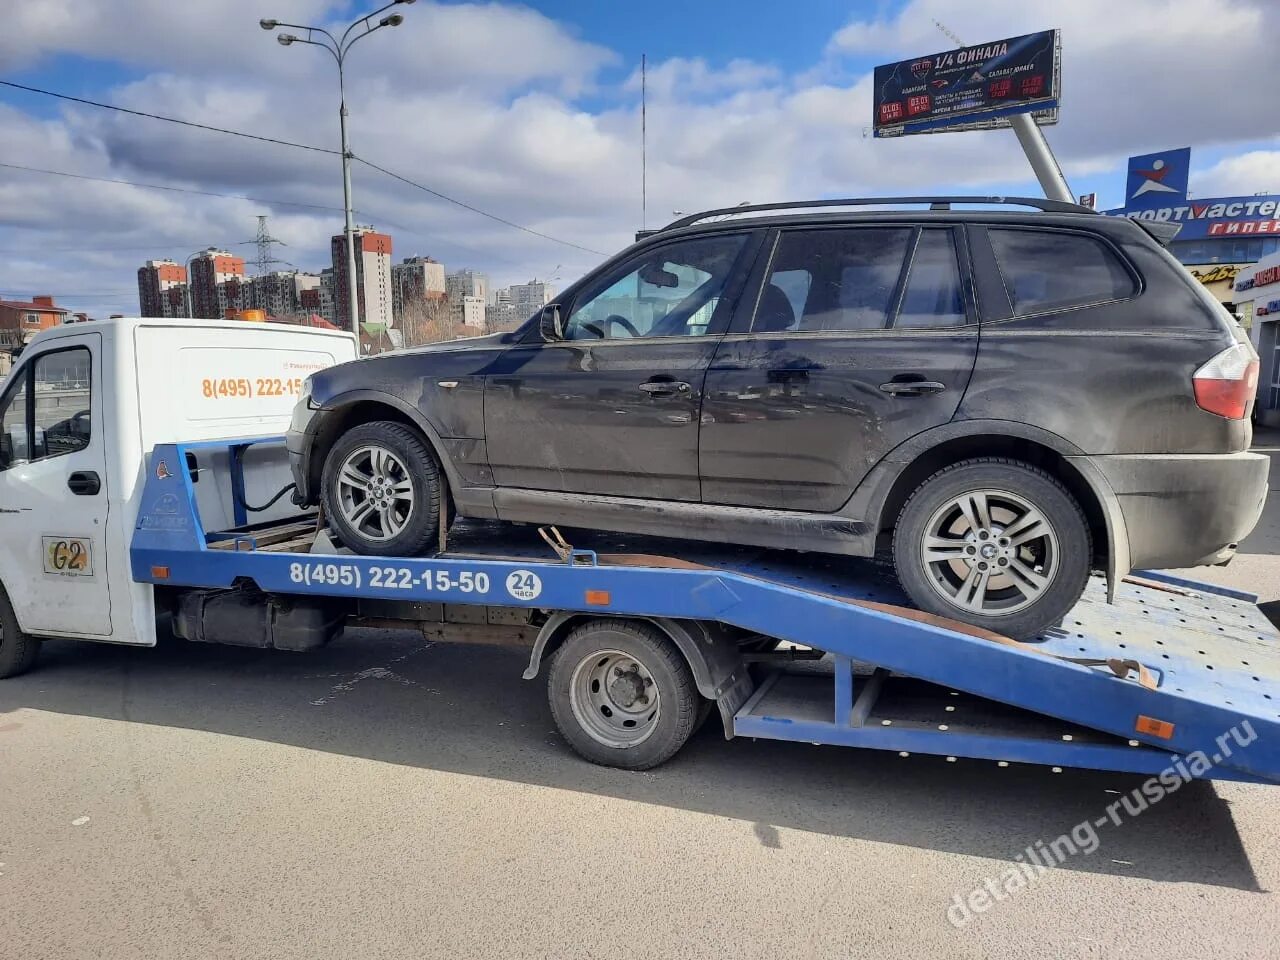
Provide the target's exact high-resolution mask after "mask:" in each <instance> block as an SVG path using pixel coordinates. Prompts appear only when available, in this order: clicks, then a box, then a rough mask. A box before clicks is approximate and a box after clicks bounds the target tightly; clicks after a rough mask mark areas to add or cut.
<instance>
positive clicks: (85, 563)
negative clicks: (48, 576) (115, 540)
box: [41, 537, 93, 577]
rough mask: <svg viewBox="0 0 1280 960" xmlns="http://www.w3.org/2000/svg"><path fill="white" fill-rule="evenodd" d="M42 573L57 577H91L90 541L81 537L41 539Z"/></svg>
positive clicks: (91, 556)
mask: <svg viewBox="0 0 1280 960" xmlns="http://www.w3.org/2000/svg"><path fill="white" fill-rule="evenodd" d="M41 539H42V540H43V542H44V572H45V573H52V574H54V575H55V576H59V577H92V576H93V548H92V541H90V540H87V539H85V538H83V537H42V538H41Z"/></svg>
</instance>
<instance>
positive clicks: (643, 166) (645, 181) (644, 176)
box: [640, 53, 649, 230]
mask: <svg viewBox="0 0 1280 960" xmlns="http://www.w3.org/2000/svg"><path fill="white" fill-rule="evenodd" d="M647 67H648V57H647V56H646V55H645V54H643V53H642V54H640V229H641V230H647V229H648V228H649V137H648V118H647V117H646V115H645V114H646V108H647V106H648V99H649V97H648V94H649V85H648V75H647V73H648V71H647V69H646V68H647Z"/></svg>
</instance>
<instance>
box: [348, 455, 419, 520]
mask: <svg viewBox="0 0 1280 960" xmlns="http://www.w3.org/2000/svg"><path fill="white" fill-rule="evenodd" d="M337 485H338V497H337V501H338V509H339V510H341V511H342V519H343V520H345V521H346V522H347V523H348V524H350V525H351V527H352V529H354V530H356V531H357V532H358V533H359V534H360V535H361V536H362V537H366V538H368V539H369V540H371V541H382V540H390V539H391V538H392V537H394V536H396V534H398V533H400V532H401V531H402V530H403V529H404V527H405V524H406V523H408V522H409V518H410V517H411V516H412V515H413V510H414V495H413V494H414V491H413V479H412V478H411V477H410V476H409V471H408V469H407V468H406V467H405V465H404V462H403V461H402V460H401V459H400V458H399V457H398V456H397V455H396V454H394V453H392V452H391V451H390V450H388V449H387V448H386V447H383V446H379V445H377V444H368V445H366V446H362V447H357V448H356V449H355V450H353V451H351V453H349V454H348V455H347V457H346V459H344V460H343V461H342V464H341V465H340V466H339V467H338V476H337Z"/></svg>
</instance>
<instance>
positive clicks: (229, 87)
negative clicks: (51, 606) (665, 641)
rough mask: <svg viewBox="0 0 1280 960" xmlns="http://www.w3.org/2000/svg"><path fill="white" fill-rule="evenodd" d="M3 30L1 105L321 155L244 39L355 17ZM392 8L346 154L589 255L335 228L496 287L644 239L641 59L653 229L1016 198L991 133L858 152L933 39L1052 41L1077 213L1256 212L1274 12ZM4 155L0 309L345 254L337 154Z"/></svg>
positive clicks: (1219, 4) (1275, 114)
mask: <svg viewBox="0 0 1280 960" xmlns="http://www.w3.org/2000/svg"><path fill="white" fill-rule="evenodd" d="M4 5H5V6H6V7H7V8H9V9H7V10H6V11H5V13H4V21H5V22H4V29H3V30H2V31H0V80H8V81H12V82H15V83H21V84H26V85H30V86H35V87H41V88H44V89H49V90H54V91H58V92H62V93H66V94H70V95H73V96H78V97H83V98H87V99H92V100H99V101H104V102H108V103H112V104H116V105H119V106H123V107H129V108H132V109H137V110H143V111H148V112H153V113H159V114H164V115H168V116H175V117H182V118H186V119H189V120H193V121H196V122H199V123H204V124H208V125H213V126H220V127H228V128H234V129H237V130H243V131H248V132H251V133H255V134H261V135H264V136H271V137H277V138H281V139H285V140H291V141H296V142H301V143H307V144H315V145H318V146H323V147H328V148H336V146H337V140H338V131H337V118H336V115H335V114H336V76H335V71H334V68H333V63H332V61H331V60H330V59H329V58H328V55H327V54H325V53H324V52H323V51H322V50H318V49H316V48H314V47H303V46H300V45H294V46H292V47H290V48H288V49H285V48H282V47H280V46H278V45H277V44H276V43H274V42H273V41H272V38H271V37H270V36H269V35H268V34H266V33H264V32H263V31H262V30H261V29H260V28H259V27H258V20H259V19H260V18H262V17H274V18H276V19H279V20H283V21H292V22H297V23H316V24H326V25H331V26H332V25H334V24H344V23H346V22H347V21H349V20H350V19H351V18H352V17H353V16H354V15H359V14H363V13H366V12H368V11H369V10H371V9H374V8H376V6H378V4H377V3H376V0H370V2H368V3H364V2H341V0H183V2H176V0H23V2H22V3H16V2H13V0H9V2H7V3H5V4H4ZM399 10H400V11H401V12H403V13H404V14H405V22H404V24H403V25H402V26H400V27H398V28H396V29H387V30H383V31H381V32H379V33H378V34H377V35H376V36H372V37H369V38H368V39H367V40H365V41H362V42H361V45H360V46H358V47H356V49H355V51H354V52H353V53H352V54H351V58H350V60H349V61H348V67H347V73H348V100H349V103H350V107H351V117H352V119H351V126H352V150H353V151H354V152H355V153H356V154H357V155H359V156H361V157H363V158H366V159H368V160H370V161H373V162H375V163H377V164H379V165H381V166H384V167H387V168H388V169H390V170H393V171H396V172H398V173H401V174H403V175H405V176H407V177H409V178H411V179H413V180H416V181H418V182H420V183H422V184H424V185H426V186H428V187H430V188H432V189H433V190H436V191H439V192H441V193H444V194H447V195H448V196H451V197H454V198H456V199H458V200H460V201H463V202H465V203H468V204H471V205H473V206H476V207H479V208H481V209H483V210H485V211H488V212H490V213H493V214H495V215H498V216H500V217H502V218H505V219H507V220H510V221H513V222H515V223H519V224H522V225H525V226H528V227H530V228H532V229H534V230H537V231H539V232H541V233H545V234H549V235H551V236H553V237H557V238H560V239H562V240H565V241H568V242H569V243H572V244H575V245H576V247H585V248H587V249H588V250H591V251H596V252H592V253H588V252H584V251H583V250H581V249H577V248H576V247H575V246H568V245H565V244H560V243H556V242H554V241H551V240H546V239H542V238H539V237H535V236H532V235H530V234H527V233H522V232H520V231H519V230H516V229H513V228H511V227H509V226H506V225H503V224H501V223H497V222H495V221H493V220H490V219H486V218H484V217H482V216H479V215H477V214H475V213H472V212H470V211H468V210H465V209H462V208H460V207H458V206H455V205H452V204H449V203H447V202H445V201H442V200H440V199H438V198H436V197H433V196H431V195H429V194H426V193H423V192H421V191H418V190H415V189H414V188H412V187H409V186H406V185H404V184H402V183H399V182H397V181H395V180H392V179H390V178H388V177H386V176H384V175H382V174H380V173H378V172H375V171H373V170H370V169H368V168H367V167H361V166H359V165H357V167H356V169H355V186H354V191H355V205H356V207H357V209H358V211H359V212H358V215H357V219H358V221H359V222H361V223H371V224H373V225H375V226H376V227H378V228H380V229H382V230H384V231H385V232H388V233H390V234H391V235H392V237H393V238H394V254H395V257H396V259H400V258H401V257H405V256H411V255H416V254H425V255H430V256H433V257H435V258H436V259H438V260H442V261H444V263H445V264H446V265H447V266H448V267H449V268H450V269H453V268H459V267H473V268H476V269H481V270H486V271H488V272H489V273H490V274H491V275H492V276H493V278H494V279H495V280H496V281H497V282H498V283H503V284H505V283H509V282H513V281H522V280H527V279H529V278H531V277H538V278H553V277H559V278H560V279H559V280H558V281H557V285H558V286H564V285H565V284H567V283H568V282H570V281H572V280H573V279H575V278H576V277H578V276H580V275H581V274H582V273H583V272H584V271H586V270H588V269H590V268H591V267H592V266H593V265H595V263H597V262H599V261H600V260H601V259H602V258H603V254H606V253H612V252H614V251H616V250H618V249H619V248H620V247H622V246H623V245H625V244H626V243H627V242H628V240H629V239H630V237H631V235H632V234H633V233H634V231H635V230H636V229H637V228H638V227H639V226H640V225H641V203H640V85H639V74H638V70H639V63H640V57H641V54H642V53H644V54H647V56H648V61H649V74H648V80H649V83H648V87H649V103H648V143H649V164H648V183H649V192H648V223H649V225H650V226H654V225H658V224H661V223H663V222H666V221H667V220H669V219H671V213H672V211H673V210H677V209H678V210H685V211H694V210H697V209H703V208H708V207H714V206H721V205H733V204H736V203H738V202H740V201H743V200H749V201H752V202H765V201H770V200H780V199H797V198H808V197H824V196H827V197H830V196H848V195H874V194H895V193H904V192H917V193H928V192H944V193H945V192H982V193H1011V194H1016V193H1029V194H1036V193H1037V192H1038V190H1037V188H1036V185H1035V181H1034V179H1033V178H1032V177H1031V175H1030V171H1029V169H1028V168H1027V166H1026V161H1025V159H1024V158H1023V156H1022V154H1021V152H1020V151H1019V150H1018V148H1017V145H1016V141H1015V139H1014V137H1013V134H1012V133H1011V132H1009V131H997V132H990V133H963V134H954V133H953V134H944V135H938V136H923V137H908V138H902V139H900V140H875V139H873V138H871V137H870V136H868V127H869V124H870V118H871V93H870V88H871V83H870V74H871V69H872V67H874V65H875V64H876V63H879V62H885V61H889V60H894V59H898V58H902V57H909V56H915V55H918V54H924V53H930V52H935V51H938V50H943V49H946V48H948V47H950V46H951V44H950V42H949V41H947V40H946V38H945V37H943V35H942V34H941V33H939V31H938V29H937V27H935V26H934V23H933V20H934V19H935V18H936V19H938V20H941V21H942V22H943V23H944V24H946V25H947V27H949V28H950V29H951V30H952V31H954V32H955V33H957V34H959V35H960V36H961V37H963V38H964V39H965V40H966V42H969V43H976V42H979V41H982V40H990V39H997V38H1000V37H1006V36H1013V35H1016V34H1020V33H1027V32H1031V31H1034V30H1041V29H1047V28H1051V27H1058V28H1060V29H1061V30H1062V36H1063V87H1064V106H1063V111H1062V122H1061V123H1060V124H1059V125H1058V126H1056V127H1053V128H1049V129H1048V137H1049V140H1050V143H1051V144H1052V145H1053V148H1054V150H1055V151H1056V153H1057V154H1058V157H1059V159H1060V160H1061V162H1062V164H1063V166H1064V168H1065V170H1066V172H1067V175H1068V178H1069V180H1070V181H1071V184H1072V187H1073V189H1075V190H1076V192H1078V193H1083V192H1088V191H1097V192H1098V193H1099V194H1100V196H1101V200H1102V202H1103V203H1104V204H1105V205H1107V206H1114V205H1119V204H1120V203H1121V202H1122V199H1123V198H1122V193H1123V172H1124V162H1125V158H1126V157H1127V156H1128V155H1130V154H1133V153H1143V152H1149V151H1152V150H1158V149H1163V148H1166V147H1177V146H1185V145H1188V144H1190V145H1191V147H1192V148H1193V150H1192V163H1193V167H1192V174H1191V189H1192V191H1193V193H1194V194H1195V195H1198V196H1201V197H1207V196H1218V195H1229V194H1250V193H1254V192H1258V191H1268V192H1280V110H1278V109H1277V106H1276V102H1275V91H1276V90H1277V89H1280V60H1278V59H1277V58H1276V57H1275V55H1274V38H1275V37H1276V36H1278V35H1280V2H1276V0H1123V2H1121V0H1071V2H1070V3H1066V2H1050V0H1038V2H1037V0H984V2H983V3H980V4H979V3H974V2H972V0H909V2H888V0H883V2H860V0H843V2H835V0H799V2H796V0H792V2H790V3H782V2H779V0H645V2H644V3H617V2H612V0H541V2H535V3H530V4H525V5H516V4H508V3H486V4H474V3H468V4H463V3H445V2H432V0H418V2H417V3H414V4H413V5H412V6H408V7H403V6H402V7H400V8H399ZM0 131H3V136H0V296H3V297H10V298H11V297H23V298H26V297H29V296H31V295H34V294H39V293H52V294H54V295H55V296H56V297H57V298H58V300H59V302H61V303H62V304H64V305H67V306H70V307H71V308H72V309H78V310H79V309H83V310H87V311H88V312H90V313H91V314H93V315H97V316H105V315H107V314H109V313H126V314H128V313H136V311H137V309H138V303H137V287H136V275H135V271H136V269H137V267H138V266H139V265H140V264H141V263H142V262H143V261H144V260H146V259H149V258H153V257H172V258H174V259H176V260H179V261H181V260H183V259H185V258H186V257H187V256H189V255H190V254H191V253H192V252H194V251H196V250H198V249H201V248H203V247H205V246H208V245H210V244H216V245H219V246H224V247H227V248H230V249H237V250H240V251H242V252H243V253H244V254H245V255H246V258H252V256H253V248H252V247H250V246H243V247H237V244H238V243H240V242H241V241H246V240H249V239H251V238H252V237H253V235H254V231H255V228H256V219H255V218H256V216H257V215H259V214H269V215H270V217H271V220H270V226H271V230H272V232H273V233H274V234H275V236H277V237H279V238H280V239H282V240H284V241H286V242H287V244H288V246H287V247H283V248H277V256H279V257H281V258H283V259H286V260H288V261H290V262H292V263H294V264H296V265H298V266H299V267H302V268H305V269H310V270H319V269H320V267H322V266H325V265H327V263H328V238H329V237H330V235H331V234H333V233H336V232H339V231H340V229H341V203H342V192H341V174H340V167H339V163H338V158H337V157H336V156H331V155H328V154H323V153H316V152H307V151H302V150H297V149H292V148H288V147H282V146H273V145H270V144H265V143H260V142H255V141H250V140H244V139H238V138H234V137H229V136H224V135H219V134H215V133H208V132H204V131H200V130H194V129H190V128H185V127H179V126H175V125H173V124H168V123H163V122H158V121H154V120H147V119H141V118H137V117H133V116H129V115H126V114H122V113H116V112H111V111H105V110H100V109H95V108H92V107H87V106H80V105H76V104H72V103H68V102H66V101H60V100H55V99H52V98H49V97H44V96H38V95H35V94H29V93H23V92H20V91H16V90H13V89H12V88H6V87H0ZM6 165H7V166H6ZM15 166H16V167H28V168H30V167H36V168H40V169H41V170H45V171H58V172H60V173H62V174H77V175H79V176H81V177H87V178H99V179H74V178H71V177H67V176H57V175H53V174H50V173H47V172H34V171H32V170H24V169H15ZM103 180H129V181H136V182H139V183H146V184H152V185H158V186H168V187H173V188H180V189H181V190H182V191H203V193H188V192H179V191H178V190H159V189H152V188H147V187H139V186H129V185H124V184H119V183H107V182H102V181H103ZM206 194H224V195H229V196H210V195H206ZM237 197H239V198H240V199H237ZM243 198H252V199H243Z"/></svg>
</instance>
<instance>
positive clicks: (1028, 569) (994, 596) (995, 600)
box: [921, 489, 1061, 616]
mask: <svg viewBox="0 0 1280 960" xmlns="http://www.w3.org/2000/svg"><path fill="white" fill-rule="evenodd" d="M921 547H922V549H921V563H922V564H923V566H924V570H925V575H926V578H927V580H928V582H929V584H930V585H931V586H932V587H933V588H934V590H936V591H937V592H938V593H939V594H941V595H942V597H943V598H944V599H945V600H947V601H948V602H949V603H950V604H952V605H954V606H956V607H958V608H959V609H960V610H962V611H964V612H965V613H969V614H981V615H983V616H1002V615H1008V614H1013V613H1017V612H1018V611H1020V610H1023V609H1025V608H1026V607H1028V606H1030V605H1031V604H1033V603H1035V602H1036V600H1038V599H1039V598H1040V597H1041V596H1042V595H1043V594H1044V592H1045V591H1046V590H1047V589H1048V588H1049V586H1050V585H1051V584H1052V583H1053V580H1054V577H1055V576H1056V575H1057V572H1058V568H1059V562H1060V559H1061V556H1060V553H1059V547H1058V536H1057V533H1056V531H1055V530H1054V529H1053V525H1052V524H1051V523H1050V522H1049V519H1048V517H1047V516H1046V515H1045V514H1044V512H1043V511H1041V510H1040V509H1039V508H1038V507H1036V506H1035V504H1033V503H1031V502H1030V501H1029V500H1027V499H1026V498H1024V497H1021V496H1018V495H1017V494H1015V493H1010V492H1008V491H1006V490H994V489H982V490H973V491H969V492H966V493H964V494H961V495H960V496H958V497H955V498H953V499H951V500H950V501H949V502H947V503H946V504H944V505H943V506H941V507H939V508H938V509H937V510H935V511H934V513H933V515H932V516H931V517H930V518H929V521H928V523H926V524H925V530H924V539H923V543H922V544H921Z"/></svg>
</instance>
